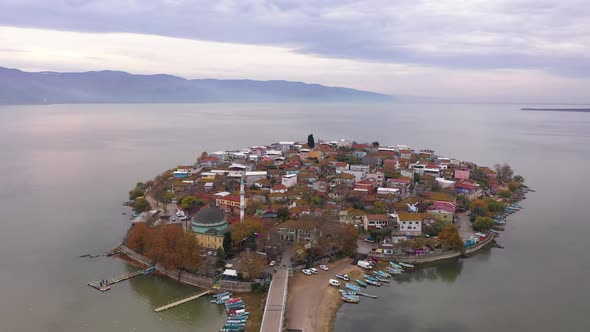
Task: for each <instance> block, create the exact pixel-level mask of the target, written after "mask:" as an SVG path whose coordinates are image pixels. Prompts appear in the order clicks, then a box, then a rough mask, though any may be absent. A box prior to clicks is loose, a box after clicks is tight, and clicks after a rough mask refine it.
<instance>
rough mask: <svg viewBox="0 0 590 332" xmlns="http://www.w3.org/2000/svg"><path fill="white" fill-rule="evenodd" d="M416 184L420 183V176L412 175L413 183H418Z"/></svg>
mask: <svg viewBox="0 0 590 332" xmlns="http://www.w3.org/2000/svg"><path fill="white" fill-rule="evenodd" d="M418 182H420V174H419V173H414V183H418Z"/></svg>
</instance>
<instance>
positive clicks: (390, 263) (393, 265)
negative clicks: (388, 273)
mask: <svg viewBox="0 0 590 332" xmlns="http://www.w3.org/2000/svg"><path fill="white" fill-rule="evenodd" d="M389 265H391V266H392V267H393V268H394V269H398V270H400V271H403V270H404V268H403V267H402V266H401V265H398V264H396V263H394V262H389Z"/></svg>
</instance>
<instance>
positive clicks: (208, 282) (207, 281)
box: [121, 245, 252, 292]
mask: <svg viewBox="0 0 590 332" xmlns="http://www.w3.org/2000/svg"><path fill="white" fill-rule="evenodd" d="M121 253H123V254H125V255H127V257H129V258H130V259H132V260H134V261H136V262H138V263H141V264H143V265H146V266H151V265H153V264H152V262H151V261H150V259H149V258H147V257H145V256H143V255H141V254H138V253H136V252H135V251H133V250H131V249H130V248H128V247H126V246H124V245H121ZM156 271H158V272H160V273H161V274H163V275H165V276H167V277H170V278H172V279H174V280H176V281H178V282H181V283H183V284H187V285H192V286H195V287H200V288H211V287H213V285H214V284H215V279H213V278H205V277H200V276H198V275H195V274H192V273H189V272H184V271H179V270H167V269H166V268H165V267H164V266H162V265H161V264H156ZM251 287H252V283H251V282H245V281H228V280H222V281H221V282H220V288H221V289H223V290H228V291H234V292H250V291H251Z"/></svg>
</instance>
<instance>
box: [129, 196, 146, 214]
mask: <svg viewBox="0 0 590 332" xmlns="http://www.w3.org/2000/svg"><path fill="white" fill-rule="evenodd" d="M131 207H132V208H133V209H134V210H135V211H137V212H140V213H141V212H147V211H149V210H150V202H148V200H147V199H145V198H143V197H139V198H137V199H136V200H135V201H133V204H131Z"/></svg>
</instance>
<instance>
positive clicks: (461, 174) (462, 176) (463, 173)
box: [455, 167, 470, 181]
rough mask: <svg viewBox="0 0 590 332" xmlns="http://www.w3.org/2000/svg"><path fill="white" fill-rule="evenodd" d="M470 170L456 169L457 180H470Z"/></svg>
mask: <svg viewBox="0 0 590 332" xmlns="http://www.w3.org/2000/svg"><path fill="white" fill-rule="evenodd" d="M469 173H470V170H469V168H464V167H462V168H455V179H456V180H459V181H461V180H468V179H469Z"/></svg>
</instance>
